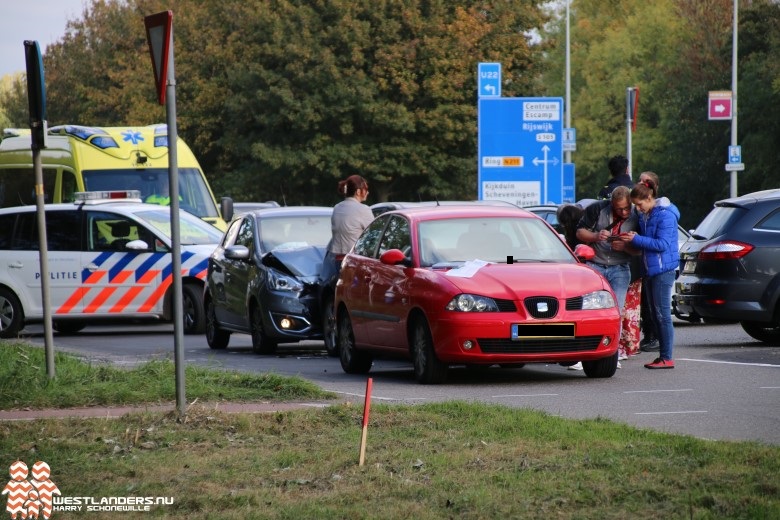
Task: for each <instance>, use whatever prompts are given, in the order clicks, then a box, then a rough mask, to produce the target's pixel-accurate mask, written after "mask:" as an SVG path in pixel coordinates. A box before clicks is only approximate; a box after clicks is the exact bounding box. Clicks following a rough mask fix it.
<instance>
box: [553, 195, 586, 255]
mask: <svg viewBox="0 0 780 520" xmlns="http://www.w3.org/2000/svg"><path fill="white" fill-rule="evenodd" d="M583 212H584V211H583V209H582V206H580V205H579V204H561V205H560V206H558V210H557V211H556V214H555V217H556V218H557V219H558V223H559V224H560V225H561V227H562V228H563V236H564V238H565V239H566V244H567V245H568V246H569V248H571V250H572V251H574V248H575V247H577V244H579V243H580V241H579V240H577V224H579V222H580V219H581V218H582V214H583Z"/></svg>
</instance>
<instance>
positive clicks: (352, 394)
mask: <svg viewBox="0 0 780 520" xmlns="http://www.w3.org/2000/svg"><path fill="white" fill-rule="evenodd" d="M331 391H332V392H333V393H334V394H342V395H351V396H354V397H365V396H366V394H354V393H351V392H336V391H333V390H331ZM371 399H375V400H379V401H426V400H427V399H428V398H427V397H409V398H405V397H403V398H399V397H378V396H376V395H372V396H371Z"/></svg>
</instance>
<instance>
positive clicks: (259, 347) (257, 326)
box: [249, 304, 276, 354]
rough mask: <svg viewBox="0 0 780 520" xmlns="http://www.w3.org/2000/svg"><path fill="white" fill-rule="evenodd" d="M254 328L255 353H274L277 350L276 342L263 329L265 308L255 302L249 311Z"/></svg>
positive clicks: (253, 343)
mask: <svg viewBox="0 0 780 520" xmlns="http://www.w3.org/2000/svg"><path fill="white" fill-rule="evenodd" d="M249 318H250V321H251V323H250V327H251V330H252V351H253V352H254V353H255V354H273V353H274V352H276V342H275V341H274V340H272V339H270V338H269V337H268V336H266V335H265V331H264V330H263V310H262V309H261V308H260V306H259V305H257V304H255V305H253V306H252V309H251V311H250V313H249Z"/></svg>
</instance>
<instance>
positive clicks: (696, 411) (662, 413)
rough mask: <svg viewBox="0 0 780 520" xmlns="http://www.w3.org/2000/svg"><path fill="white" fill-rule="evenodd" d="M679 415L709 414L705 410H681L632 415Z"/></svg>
mask: <svg viewBox="0 0 780 520" xmlns="http://www.w3.org/2000/svg"><path fill="white" fill-rule="evenodd" d="M680 413H709V412H708V411H707V410H682V411H679V412H636V413H635V414H634V415H667V414H680Z"/></svg>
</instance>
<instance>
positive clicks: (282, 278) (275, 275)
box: [268, 269, 303, 292]
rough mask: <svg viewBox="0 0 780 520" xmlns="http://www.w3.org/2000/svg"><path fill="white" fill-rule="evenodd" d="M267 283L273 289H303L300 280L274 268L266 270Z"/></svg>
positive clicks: (298, 290)
mask: <svg viewBox="0 0 780 520" xmlns="http://www.w3.org/2000/svg"><path fill="white" fill-rule="evenodd" d="M268 285H270V286H271V289H273V290H275V291H290V292H301V291H302V290H303V284H302V283H301V282H299V281H298V280H296V279H295V278H293V277H292V276H289V275H286V274H284V273H280V272H279V271H276V270H274V269H269V270H268Z"/></svg>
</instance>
